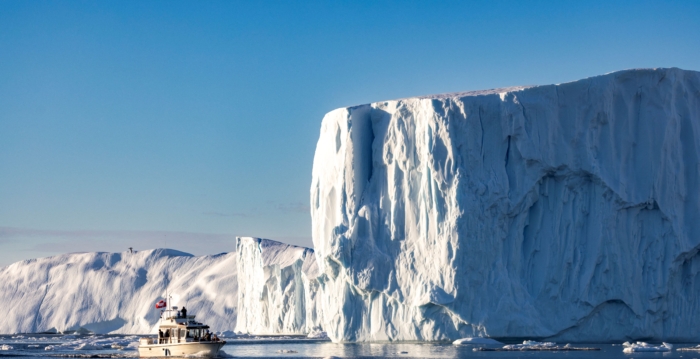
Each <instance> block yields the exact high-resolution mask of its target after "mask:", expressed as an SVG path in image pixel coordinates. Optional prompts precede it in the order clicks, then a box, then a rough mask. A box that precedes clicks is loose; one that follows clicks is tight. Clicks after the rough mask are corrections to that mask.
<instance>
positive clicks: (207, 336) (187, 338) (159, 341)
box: [138, 300, 226, 358]
mask: <svg viewBox="0 0 700 359" xmlns="http://www.w3.org/2000/svg"><path fill="white" fill-rule="evenodd" d="M163 306H166V303H165V301H162V300H161V301H160V302H158V303H157V304H156V308H162V307H163ZM225 344H226V342H225V341H223V340H219V338H218V337H217V336H216V335H215V334H212V333H211V332H209V326H208V325H206V324H203V323H200V322H197V321H196V320H195V316H194V315H187V310H186V309H185V308H182V310H178V307H175V306H174V307H169V306H167V309H165V310H162V311H161V314H160V321H159V323H158V337H157V338H152V337H146V338H141V339H140V340H139V348H138V349H139V357H142V358H150V357H169V356H174V357H179V356H189V355H193V356H197V357H203V358H214V357H216V356H217V355H218V354H219V350H221V347H223V346H224V345H225Z"/></svg>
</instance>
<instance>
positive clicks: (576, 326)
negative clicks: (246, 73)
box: [310, 68, 700, 342]
mask: <svg viewBox="0 0 700 359" xmlns="http://www.w3.org/2000/svg"><path fill="white" fill-rule="evenodd" d="M699 136H700V74H699V73H698V72H694V71H684V70H680V69H675V68H672V69H641V70H627V71H620V72H615V73H610V74H606V75H603V76H598V77H592V78H588V79H583V80H580V81H575V82H570V83H564V84H559V85H548V86H536V87H529V88H522V87H521V88H509V89H500V90H491V91H480V92H473V93H460V94H447V95H436V96H428V97H417V98H408V99H401V100H393V101H384V102H377V103H373V104H369V105H361V106H354V107H348V108H341V109H337V110H334V111H332V112H330V113H328V114H327V115H326V116H325V117H324V119H323V122H322V125H321V133H320V137H319V140H318V144H317V148H316V153H315V157H314V165H313V176H312V184H311V193H310V195H311V196H310V200H311V214H312V226H313V227H312V231H313V241H314V249H315V251H316V252H315V254H316V257H317V260H318V263H317V265H318V267H319V271H320V273H321V275H320V278H319V283H320V290H321V291H322V295H319V298H320V299H319V300H318V304H319V305H320V306H321V309H320V310H319V313H321V314H322V316H323V330H325V331H327V332H328V334H329V336H330V337H331V338H332V339H333V340H334V341H375V340H376V341H381V340H455V339H458V338H463V337H511V338H512V337H538V338H550V339H552V340H556V341H572V342H585V341H589V342H595V341H611V340H620V341H622V340H626V339H627V338H650V339H653V340H675V341H692V340H695V339H696V338H698V336H700V326H697V325H696V323H695V321H696V319H697V318H699V317H700V301H698V300H697V299H696V298H698V296H699V295H700V276H698V272H700V256H699V255H698V250H699V249H700V226H698V225H697V223H700V191H698V188H700V175H699V174H700V173H699V171H700V170H699V168H698V163H699V162H700V160H699V159H700V141H698V138H699Z"/></svg>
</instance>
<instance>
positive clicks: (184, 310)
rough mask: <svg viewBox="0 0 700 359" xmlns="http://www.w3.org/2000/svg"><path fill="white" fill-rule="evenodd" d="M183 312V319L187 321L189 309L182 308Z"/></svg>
mask: <svg viewBox="0 0 700 359" xmlns="http://www.w3.org/2000/svg"><path fill="white" fill-rule="evenodd" d="M181 312H182V317H183V318H185V319H186V318H187V308H185V307H182V310H181Z"/></svg>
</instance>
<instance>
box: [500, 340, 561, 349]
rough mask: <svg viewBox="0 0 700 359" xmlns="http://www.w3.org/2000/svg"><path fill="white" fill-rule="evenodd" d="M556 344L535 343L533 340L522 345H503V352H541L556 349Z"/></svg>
mask: <svg viewBox="0 0 700 359" xmlns="http://www.w3.org/2000/svg"><path fill="white" fill-rule="evenodd" d="M556 345H557V343H552V342H536V341H534V340H526V341H524V342H523V343H522V344H510V345H504V346H503V349H505V350H542V349H550V348H554V347H556Z"/></svg>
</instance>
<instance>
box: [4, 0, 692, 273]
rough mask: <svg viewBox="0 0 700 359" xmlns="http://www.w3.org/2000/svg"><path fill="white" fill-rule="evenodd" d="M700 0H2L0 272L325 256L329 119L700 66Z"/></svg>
mask: <svg viewBox="0 0 700 359" xmlns="http://www.w3.org/2000/svg"><path fill="white" fill-rule="evenodd" d="M699 18H700V2H697V1H663V2H662V1H658V2H648V1H626V2H615V1H612V2H611V1H600V2H594V1H591V2H588V1H586V2H574V1H518V2H516V1H483V2H468V1H454V2H451V1H444V2H442V1H415V2H412V1H318V2H315V1H310V2H302V1H282V2H275V1H250V2H243V1H221V2H220V1H208V2H199V1H186V2H181V1H146V2H142V1H132V2H130V1H91V2H88V1H85V2H78V1H2V2H0V265H7V264H9V263H12V262H14V261H17V260H21V259H26V258H33V257H43V256H49V255H54V254H57V253H64V252H76V251H122V250H125V249H126V248H127V247H135V248H137V249H145V248H154V247H163V246H168V247H171V248H176V249H180V250H184V251H189V252H191V253H195V254H207V253H219V252H229V251H232V250H234V248H235V243H234V238H235V236H237V235H250V236H259V237H266V238H271V239H277V240H282V241H285V242H290V243H295V244H301V245H307V246H310V245H311V220H310V215H309V208H308V201H309V199H308V197H309V185H310V181H311V165H312V160H313V154H314V149H315V145H316V141H317V138H318V134H319V128H320V122H321V119H322V118H323V115H324V114H325V113H326V112H328V111H331V110H333V109H335V108H338V107H343V106H350V105H356V104H361V103H368V102H374V101H381V100H387V99H395V98H401V97H409V96H414V95H424V94H430V93H441V92H454V91H466V90H477V89H487V88H495V87H504V86H512V85H537V84H548V83H560V82H566V81H572V80H576V79H580V78H584V77H588V76H594V75H599V74H603V73H606V72H611V71H615V70H621V69H627V68H637V67H673V66H675V67H680V68H684V69H691V70H700V63H699V61H700V35H698V34H700V21H698V19H699Z"/></svg>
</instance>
